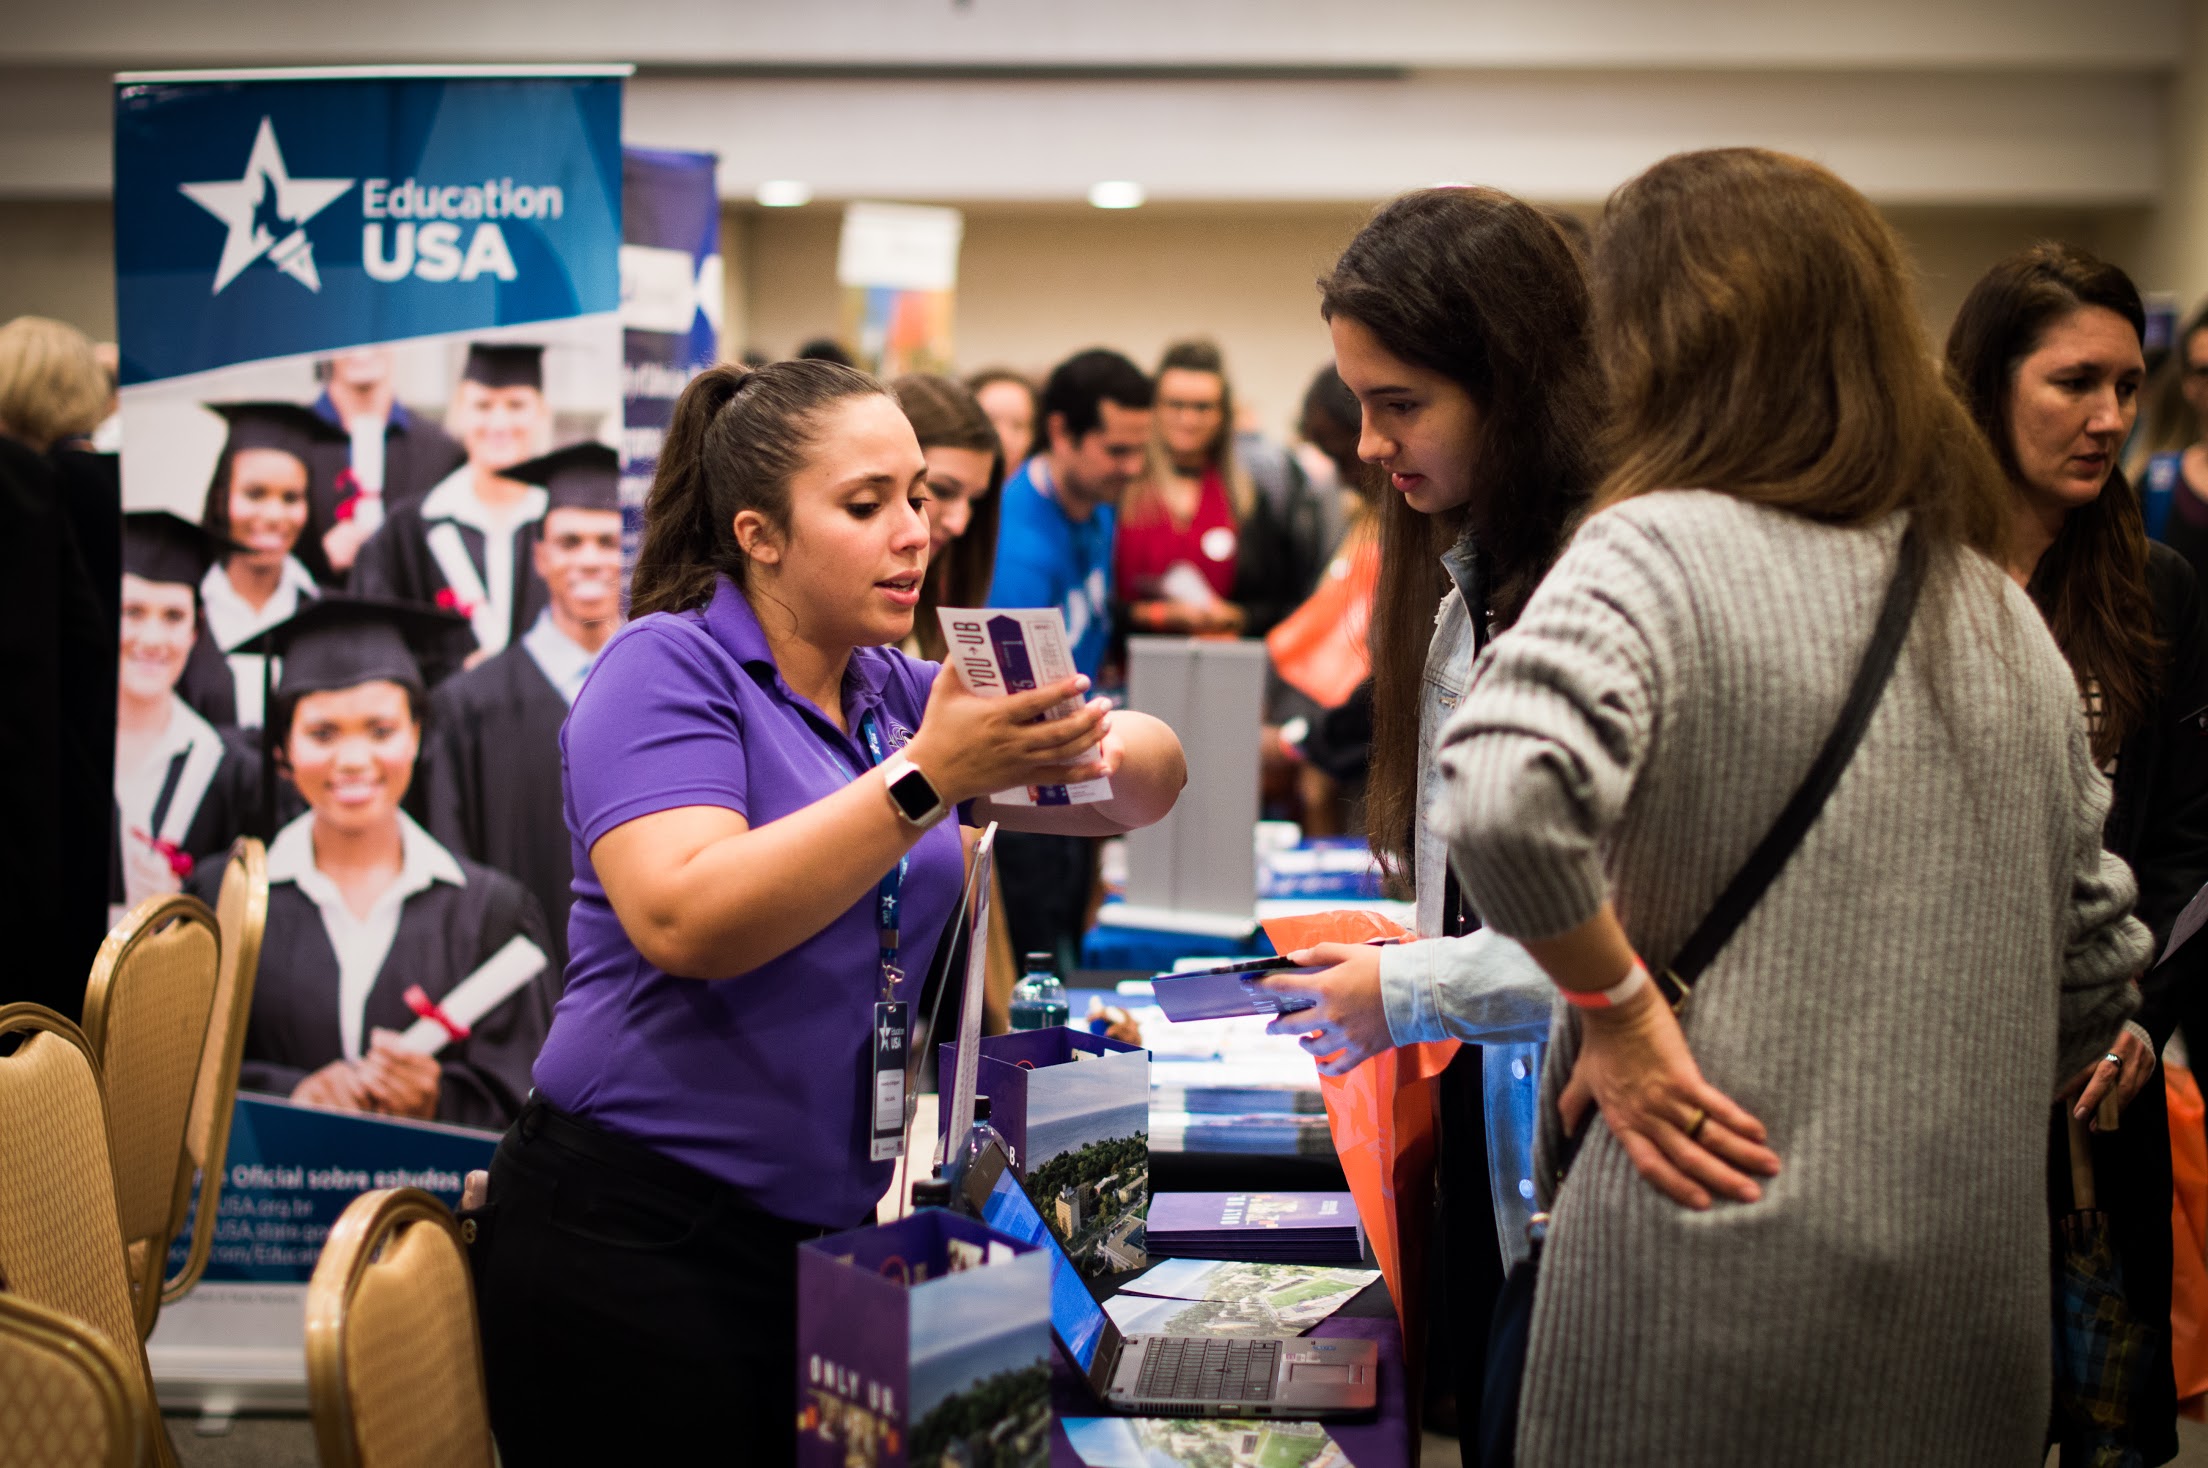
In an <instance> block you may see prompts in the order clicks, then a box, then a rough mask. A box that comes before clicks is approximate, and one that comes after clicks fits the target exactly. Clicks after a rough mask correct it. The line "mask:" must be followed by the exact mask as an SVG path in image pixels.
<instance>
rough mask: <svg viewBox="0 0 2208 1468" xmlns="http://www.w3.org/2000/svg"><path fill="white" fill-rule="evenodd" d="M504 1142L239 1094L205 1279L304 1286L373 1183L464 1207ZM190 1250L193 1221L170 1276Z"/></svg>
mask: <svg viewBox="0 0 2208 1468" xmlns="http://www.w3.org/2000/svg"><path fill="white" fill-rule="evenodd" d="M497 1147H498V1136H497V1134H496V1133H493V1132H478V1131H471V1130H469V1129H467V1128H465V1127H453V1126H438V1125H435V1124H433V1123H429V1122H419V1121H397V1120H393V1119H391V1118H389V1117H381V1116H368V1115H351V1114H348V1113H345V1112H338V1111H324V1110H320V1109H318V1108H315V1107H310V1106H294V1105H292V1104H291V1103H290V1102H288V1101H278V1100H276V1099H275V1098H274V1097H271V1096H252V1095H240V1096H239V1097H238V1105H237V1110H236V1111H235V1112H233V1113H232V1115H231V1121H230V1154H229V1157H228V1159H227V1161H226V1163H225V1166H224V1169H223V1187H222V1197H221V1200H220V1201H219V1202H218V1203H217V1204H216V1205H215V1247H214V1252H213V1254H212V1255H211V1256H210V1257H209V1259H208V1263H207V1274H206V1276H205V1277H206V1278H207V1279H209V1280H215V1281H220V1280H231V1281H250V1282H253V1283H259V1284H279V1283H280V1284H305V1283H306V1282H307V1281H308V1280H309V1279H311V1278H313V1276H314V1264H315V1261H316V1260H317V1259H318V1258H320V1257H321V1254H322V1241H323V1240H324V1239H326V1238H328V1237H329V1234H330V1229H331V1228H332V1227H333V1226H334V1225H335V1224H336V1223H337V1219H338V1215H339V1214H341V1213H343V1212H344V1211H345V1205H346V1204H348V1203H350V1202H352V1201H353V1199H355V1198H357V1197H359V1196H360V1195H361V1194H362V1193H365V1192H368V1191H370V1190H371V1189H375V1188H420V1189H422V1190H423V1191H425V1192H430V1193H434V1194H436V1195H437V1196H438V1197H440V1198H442V1199H443V1200H444V1201H445V1202H446V1203H447V1204H449V1205H450V1206H452V1207H454V1208H458V1207H459V1206H460V1185H461V1183H462V1181H463V1180H465V1179H466V1177H467V1175H468V1173H469V1172H470V1171H471V1170H473V1169H475V1168H479V1167H489V1166H490V1165H491V1153H492V1152H493V1151H495V1150H496V1149H497ZM190 1247H191V1229H190V1228H189V1227H187V1228H186V1229H185V1230H184V1231H183V1232H182V1233H181V1234H179V1235H178V1236H177V1238H176V1241H175V1242H174V1243H173V1244H171V1245H170V1246H169V1271H170V1272H171V1273H172V1274H173V1273H174V1272H175V1271H176V1270H178V1269H180V1268H182V1267H183V1264H184V1259H185V1256H186V1253H187V1251H188V1250H189V1249H190Z"/></svg>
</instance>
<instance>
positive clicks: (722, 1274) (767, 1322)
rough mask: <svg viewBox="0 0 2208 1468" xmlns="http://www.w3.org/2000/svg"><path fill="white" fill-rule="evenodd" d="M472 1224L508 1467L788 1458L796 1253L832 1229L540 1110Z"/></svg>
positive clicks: (519, 1135)
mask: <svg viewBox="0 0 2208 1468" xmlns="http://www.w3.org/2000/svg"><path fill="white" fill-rule="evenodd" d="M472 1216H473V1217H475V1218H476V1221H477V1231H476V1237H475V1242H474V1244H473V1246H472V1250H471V1257H472V1259H473V1263H474V1268H475V1275H476V1299H477V1307H478V1311H479V1313H480V1315H481V1318H482V1327H483V1359H484V1370H485V1377H486V1380H487V1383H488V1386H489V1390H490V1406H491V1427H492V1430H493V1432H494V1433H495V1434H496V1435H497V1437H498V1448H499V1453H500V1455H501V1457H502V1459H503V1461H504V1462H505V1463H506V1464H507V1465H508V1468H531V1465H535V1464H545V1463H613V1462H635V1463H645V1462H682V1461H690V1460H692V1459H695V1458H702V1457H704V1456H708V1455H709V1456H711V1457H713V1458H715V1459H717V1460H718V1461H721V1462H728V1463H737V1462H742V1463H759V1464H784V1463H788V1462H790V1461H791V1460H792V1459H793V1458H794V1457H795V1455H796V1422H797V1258H796V1250H797V1246H798V1244H799V1243H801V1242H803V1241H804V1240H806V1239H811V1238H818V1237H820V1236H821V1235H822V1234H824V1233H827V1232H829V1230H827V1229H823V1228H817V1227H814V1226H813V1225H811V1224H804V1223H793V1222H791V1221H790V1220H788V1219H783V1218H777V1217H774V1216H773V1215H771V1214H767V1213H762V1212H760V1211H759V1210H757V1209H756V1208H753V1207H752V1206H750V1205H749V1204H748V1203H746V1202H745V1201H744V1200H743V1198H742V1197H741V1196H740V1195H739V1194H738V1193H737V1192H736V1191H735V1190H734V1189H732V1188H730V1187H728V1186H726V1185H725V1184H722V1183H719V1182H716V1181H715V1180H713V1179H712V1178H709V1177H707V1176H706V1175H705V1174H703V1173H701V1172H698V1171H696V1170H695V1169H693V1168H690V1167H687V1166H685V1165H683V1164H682V1163H679V1162H676V1161H674V1160H672V1159H671V1158H668V1157H664V1156H662V1155H661V1154H659V1153H658V1152H655V1151H653V1150H652V1149H651V1148H649V1147H645V1146H642V1145H639V1144H638V1143H635V1142H631V1141H628V1140H625V1139H623V1138H619V1137H615V1136H613V1135H611V1134H609V1133H607V1132H603V1131H600V1130H598V1129H597V1128H595V1127H592V1126H589V1125H588V1124H586V1123H583V1122H578V1121H576V1120H574V1119H573V1118H570V1117H566V1116H563V1115H561V1114H560V1113H559V1112H556V1111H554V1110H552V1109H551V1108H550V1107H548V1106H546V1105H544V1104H543V1103H542V1102H541V1101H531V1102H530V1103H529V1105H528V1106H527V1108H525V1109H524V1110H523V1112H522V1114H521V1117H520V1119H519V1120H518V1121H516V1122H515V1123H514V1125H513V1128H512V1130H510V1131H508V1132H507V1133H506V1137H505V1140H503V1141H501V1142H500V1143H499V1146H498V1153H497V1155H496V1156H495V1157H494V1158H493V1159H492V1161H491V1184H490V1196H489V1201H488V1202H487V1203H486V1204H485V1206H484V1208H483V1209H482V1211H481V1212H480V1213H479V1214H476V1215H472Z"/></svg>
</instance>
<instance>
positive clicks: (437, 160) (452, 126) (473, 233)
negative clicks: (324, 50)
mask: <svg viewBox="0 0 2208 1468" xmlns="http://www.w3.org/2000/svg"><path fill="white" fill-rule="evenodd" d="M586 70H587V69H586ZM620 136H621V81H620V76H619V69H614V68H599V69H597V74H594V75H556V76H546V75H494V76H481V75H477V76H465V75H455V76H427V77H423V76H413V75H402V76H377V77H361V76H359V75H357V74H348V75H344V76H339V77H316V76H312V75H311V74H302V73H271V74H269V75H268V76H267V77H266V78H262V77H256V76H253V75H252V74H242V75H241V74H228V75H224V76H218V77H217V78H216V79H209V80H198V79H193V78H191V77H190V76H189V75H180V76H177V77H175V78H160V79H150V80H149V79H131V78H125V79H123V80H122V81H120V82H119V83H118V84H117V89H116V98H115V270H116V297H117V307H118V313H119V318H120V321H119V325H120V344H121V350H122V381H123V383H124V384H125V385H130V384H136V383H143V382H150V381H156V380H160V379H163V378H169V377H176V376H180V375H182V374H185V373H192V372H203V371H206V370H208V369H211V368H217V367H226V366H231V365H233V364H237V363H241V362H249V361H254V360H259V359H264V358H269V357H278V356H287V355H297V354H304V353H311V352H325V351H331V350H335V349H337V348H341V347H346V346H353V345H358V344H361V343H366V342H390V341H397V340H403V339H406V338H410V337H418V336H425V335H431V334H437V333H447V332H459V331H477V330H482V329H485V328H491V327H500V326H513V325H520V324H525V323H529V322H538V321H550V320H557V319H561V318H565V317H572V316H583V315H591V314H595V313H599V312H609V311H613V310H615V309H616V308H617V307H618V305H619V301H618V298H617V292H618V290H619V284H618V282H619V274H618V265H617V260H618V251H619V248H620V243H621V145H620Z"/></svg>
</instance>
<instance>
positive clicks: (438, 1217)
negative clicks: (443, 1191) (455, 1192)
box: [307, 1188, 495, 1468]
mask: <svg viewBox="0 0 2208 1468" xmlns="http://www.w3.org/2000/svg"><path fill="white" fill-rule="evenodd" d="M477 1342H478V1337H477V1334H476V1326H475V1291H474V1289H473V1287H472V1285H471V1284H470V1282H469V1277H468V1261H467V1254H466V1250H465V1247H464V1246H463V1245H462V1244H461V1242H460V1230H459V1228H458V1227H457V1226H456V1225H455V1224H454V1222H453V1218H452V1214H451V1213H450V1212H449V1211H448V1210H447V1209H446V1208H445V1205H444V1204H442V1203H440V1202H438V1201H437V1200H436V1199H435V1198H433V1197H431V1196H430V1195H429V1194H428V1193H425V1192H423V1191H421V1190H420V1189H419V1188H385V1189H381V1190H379V1191H377V1192H373V1193H363V1194H361V1195H360V1196H359V1197H357V1198H355V1199H354V1200H353V1201H352V1203H351V1204H350V1205H349V1206H348V1207H347V1208H346V1209H345V1212H344V1214H343V1216H341V1217H340V1218H339V1219H338V1221H337V1226H336V1227H335V1228H333V1229H331V1230H330V1237H329V1240H328V1241H327V1242H326V1243H324V1244H323V1246H322V1257H321V1259H320V1260H319V1261H318V1262H317V1263H316V1264H315V1266H314V1280H313V1282H312V1283H310V1284H309V1285H308V1286H307V1394H308V1396H309V1397H310V1398H311V1399H312V1402H313V1406H314V1436H315V1444H316V1446H317V1448H318V1449H319V1450H320V1454H321V1459H322V1464H323V1468H417V1465H419V1468H443V1465H452V1468H490V1465H491V1464H492V1463H493V1462H494V1461H495V1460H494V1458H493V1455H492V1450H491V1422H490V1409H489V1406H488V1403H487V1399H486V1397H485V1394H484V1389H483V1353H482V1350H481V1348H480V1346H479V1345H478V1343H477Z"/></svg>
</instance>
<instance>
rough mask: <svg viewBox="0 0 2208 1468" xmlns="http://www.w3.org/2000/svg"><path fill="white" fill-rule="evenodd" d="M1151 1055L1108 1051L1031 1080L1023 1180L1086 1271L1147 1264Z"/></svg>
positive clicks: (1070, 1255)
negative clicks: (1145, 1230)
mask: <svg viewBox="0 0 2208 1468" xmlns="http://www.w3.org/2000/svg"><path fill="white" fill-rule="evenodd" d="M1147 1062H1148V1056H1146V1055H1144V1054H1143V1053H1142V1052H1140V1051H1132V1052H1125V1053H1121V1054H1112V1055H1102V1056H1097V1057H1094V1058H1083V1059H1079V1060H1076V1061H1074V1062H1073V1063H1071V1064H1067V1065H1054V1066H1050V1067H1048V1068H1047V1069H1042V1070H1037V1071H1035V1072H1033V1073H1032V1074H1031V1075H1030V1076H1029V1078H1028V1091H1027V1157H1026V1159H1025V1161H1026V1164H1027V1168H1026V1175H1025V1177H1024V1178H1023V1179H1022V1183H1023V1185H1024V1186H1025V1187H1026V1189H1027V1196H1028V1198H1029V1200H1030V1201H1032V1202H1033V1203H1034V1205H1035V1210H1036V1211H1037V1212H1038V1213H1040V1214H1042V1215H1043V1218H1044V1219H1045V1220H1046V1221H1047V1222H1048V1223H1049V1224H1050V1228H1051V1232H1052V1233H1054V1234H1056V1235H1057V1236H1058V1242H1059V1243H1060V1244H1062V1245H1064V1246H1065V1250H1066V1257H1068V1258H1069V1259H1071V1260H1072V1261H1073V1265H1074V1268H1075V1269H1077V1270H1079V1271H1080V1272H1081V1275H1082V1276H1083V1277H1084V1278H1093V1277H1095V1276H1097V1275H1100V1274H1114V1273H1118V1272H1119V1271H1122V1270H1128V1269H1141V1268H1142V1267H1144V1266H1145V1265H1147V1264H1148V1263H1149V1262H1150V1256H1149V1254H1148V1253H1147V1252H1146V1251H1145V1240H1144V1236H1143V1228H1144V1224H1145V1221H1146V1219H1147V1216H1148V1214H1149V1211H1150V1133H1149V1119H1150V1092H1149V1069H1148V1064H1147Z"/></svg>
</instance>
